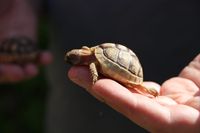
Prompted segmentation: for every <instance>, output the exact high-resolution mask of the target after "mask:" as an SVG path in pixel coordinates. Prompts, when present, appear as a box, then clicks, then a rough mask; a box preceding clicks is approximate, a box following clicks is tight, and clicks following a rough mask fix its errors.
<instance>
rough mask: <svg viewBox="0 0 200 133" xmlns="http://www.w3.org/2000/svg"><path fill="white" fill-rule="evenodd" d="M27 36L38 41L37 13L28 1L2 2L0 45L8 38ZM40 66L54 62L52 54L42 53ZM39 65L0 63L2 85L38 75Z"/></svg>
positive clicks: (0, 9)
mask: <svg viewBox="0 0 200 133" xmlns="http://www.w3.org/2000/svg"><path fill="white" fill-rule="evenodd" d="M16 36H26V37H28V38H29V39H31V40H33V41H34V42H36V41H37V13H36V10H34V8H33V7H32V5H31V3H30V1H29V0H28V1H27V0H1V1H0V45H1V42H2V41H3V40H5V39H7V38H12V37H16ZM37 62H38V64H39V65H47V64H49V63H51V62H52V55H51V53H50V52H47V51H41V53H40V54H39V57H38V61H37ZM38 64H37V65H36V64H33V63H29V64H24V65H23V66H20V65H17V64H3V63H0V83H16V82H19V81H22V80H26V79H29V78H32V77H34V76H36V75H37V74H38Z"/></svg>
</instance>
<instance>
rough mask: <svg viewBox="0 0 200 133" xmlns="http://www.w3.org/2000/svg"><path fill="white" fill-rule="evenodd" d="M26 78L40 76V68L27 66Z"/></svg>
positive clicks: (32, 65)
mask: <svg viewBox="0 0 200 133" xmlns="http://www.w3.org/2000/svg"><path fill="white" fill-rule="evenodd" d="M23 71H24V73H25V75H26V78H32V77H35V76H36V75H37V74H38V67H37V66H36V65H35V64H31V63H30V64H26V65H25V66H24V68H23Z"/></svg>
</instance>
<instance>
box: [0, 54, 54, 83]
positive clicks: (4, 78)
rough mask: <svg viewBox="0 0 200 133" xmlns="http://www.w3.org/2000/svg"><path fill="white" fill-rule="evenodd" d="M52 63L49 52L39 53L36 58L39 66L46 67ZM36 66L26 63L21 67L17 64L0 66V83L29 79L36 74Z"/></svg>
mask: <svg viewBox="0 0 200 133" xmlns="http://www.w3.org/2000/svg"><path fill="white" fill-rule="evenodd" d="M51 62H52V55H51V53H50V52H47V51H44V52H41V53H40V55H39V58H38V64H39V65H48V64H49V63H51ZM38 64H37V65H36V64H33V63H28V64H25V65H23V66H21V65H17V64H0V83H16V82H20V81H23V80H26V79H30V78H32V77H34V76H36V75H37V74H38Z"/></svg>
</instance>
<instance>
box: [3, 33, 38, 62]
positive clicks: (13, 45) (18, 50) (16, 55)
mask: <svg viewBox="0 0 200 133" xmlns="http://www.w3.org/2000/svg"><path fill="white" fill-rule="evenodd" d="M38 54H39V52H38V49H37V47H36V45H35V44H34V43H33V42H32V41H31V40H30V39H28V38H27V37H14V38H9V39H6V40H4V41H2V43H1V44H0V63H2V64H8V63H9V64H11V63H15V64H21V65H22V64H26V63H29V62H36V60H37V57H38Z"/></svg>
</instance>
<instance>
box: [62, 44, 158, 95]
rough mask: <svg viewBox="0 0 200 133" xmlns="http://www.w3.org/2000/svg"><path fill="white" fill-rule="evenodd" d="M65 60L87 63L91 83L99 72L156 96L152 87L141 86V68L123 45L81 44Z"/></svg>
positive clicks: (134, 55) (76, 63)
mask: <svg viewBox="0 0 200 133" xmlns="http://www.w3.org/2000/svg"><path fill="white" fill-rule="evenodd" d="M65 61H66V62H68V63H70V64H72V65H88V66H89V68H90V72H91V75H92V79H93V84H94V83H95V82H96V81H97V80H98V76H99V73H101V74H102V75H104V76H105V77H108V78H111V79H113V80H116V81H118V82H119V83H121V84H123V85H124V86H126V87H127V88H129V89H130V88H133V89H135V90H136V91H137V92H139V93H141V94H144V95H147V96H149V95H150V96H158V92H157V90H155V89H154V88H146V87H144V86H142V83H143V69H142V66H141V64H140V62H139V59H138V57H137V56H136V54H135V53H134V52H133V51H132V50H130V49H129V48H127V47H125V46H123V45H120V44H114V43H103V44H100V45H97V46H94V47H91V48H89V47H87V46H83V47H82V48H81V49H73V50H71V51H69V52H67V53H66V55H65Z"/></svg>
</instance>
